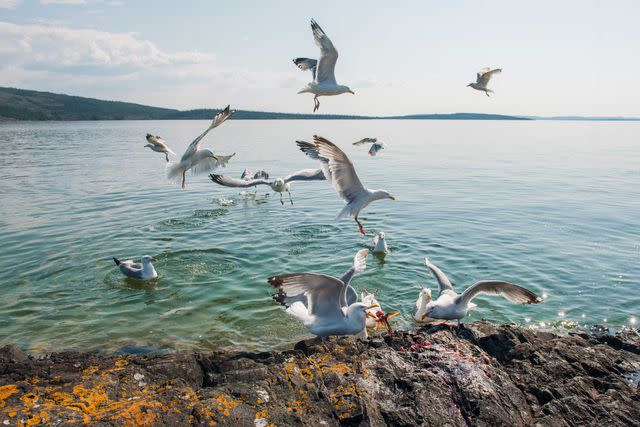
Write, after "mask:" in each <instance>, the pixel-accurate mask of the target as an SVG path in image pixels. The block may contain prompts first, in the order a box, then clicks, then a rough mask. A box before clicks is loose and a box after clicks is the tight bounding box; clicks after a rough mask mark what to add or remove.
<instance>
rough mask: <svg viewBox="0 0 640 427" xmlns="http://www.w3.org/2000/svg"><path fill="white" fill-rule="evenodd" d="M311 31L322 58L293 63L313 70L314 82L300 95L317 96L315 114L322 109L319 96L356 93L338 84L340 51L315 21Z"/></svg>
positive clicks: (314, 99) (298, 60)
mask: <svg viewBox="0 0 640 427" xmlns="http://www.w3.org/2000/svg"><path fill="white" fill-rule="evenodd" d="M311 31H312V32H313V38H314V40H315V41H316V44H317V45H318V47H319V48H320V58H319V59H318V60H316V59H310V58H295V59H294V60H293V63H294V64H296V65H297V66H298V68H300V69H301V70H311V74H313V81H312V82H311V83H307V85H306V86H305V87H303V88H302V89H301V90H300V91H299V92H298V93H313V94H314V95H315V96H314V97H313V101H314V107H313V112H314V113H315V112H316V111H318V109H319V108H320V101H319V100H318V97H319V96H333V95H340V94H343V93H351V94H353V95H355V92H354V91H352V90H351V89H349V87H348V86H343V85H339V84H338V83H337V82H336V76H335V68H336V61H337V60H338V51H337V50H336V48H335V47H334V46H333V43H331V40H330V39H329V37H327V35H326V34H325V32H324V31H322V28H320V26H319V25H318V23H317V22H316V21H314V20H313V19H312V20H311Z"/></svg>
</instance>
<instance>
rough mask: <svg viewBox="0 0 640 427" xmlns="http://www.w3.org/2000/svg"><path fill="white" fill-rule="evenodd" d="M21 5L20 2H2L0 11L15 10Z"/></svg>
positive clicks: (0, 0)
mask: <svg viewBox="0 0 640 427" xmlns="http://www.w3.org/2000/svg"><path fill="white" fill-rule="evenodd" d="M19 4H20V0H0V9H15V8H16V7H18V5H19Z"/></svg>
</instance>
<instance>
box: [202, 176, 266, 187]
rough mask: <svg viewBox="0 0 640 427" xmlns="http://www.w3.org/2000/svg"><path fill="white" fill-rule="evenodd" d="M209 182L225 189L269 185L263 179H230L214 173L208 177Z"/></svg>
mask: <svg viewBox="0 0 640 427" xmlns="http://www.w3.org/2000/svg"><path fill="white" fill-rule="evenodd" d="M209 178H211V181H213V182H215V183H216V184H220V185H224V186H225V187H239V188H248V187H255V186H256V185H269V184H270V182H269V181H267V180H265V179H249V180H246V179H236V178H231V177H230V176H225V175H216V174H214V173H212V174H210V175H209Z"/></svg>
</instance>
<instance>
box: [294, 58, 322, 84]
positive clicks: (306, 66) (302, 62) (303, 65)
mask: <svg viewBox="0 0 640 427" xmlns="http://www.w3.org/2000/svg"><path fill="white" fill-rule="evenodd" d="M293 63H294V64H296V65H297V66H298V68H300V69H301V70H303V71H306V70H311V74H313V80H315V79H316V69H317V66H318V61H317V60H315V59H311V58H295V59H294V60H293Z"/></svg>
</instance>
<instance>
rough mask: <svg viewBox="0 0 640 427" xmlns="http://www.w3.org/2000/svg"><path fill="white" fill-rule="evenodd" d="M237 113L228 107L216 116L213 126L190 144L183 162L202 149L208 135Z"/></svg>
mask: <svg viewBox="0 0 640 427" xmlns="http://www.w3.org/2000/svg"><path fill="white" fill-rule="evenodd" d="M235 112H236V110H231V109H230V106H229V105H227V108H225V109H224V110H222V111H220V112H219V113H218V114H216V115H215V117H214V118H213V120H212V121H211V124H210V125H209V127H208V128H207V129H206V130H205V131H204V132H202V133H201V134H200V135H199V136H198V137H197V138H196V139H194V140H193V142H192V143H191V144H189V146H188V147H187V149H186V150H185V152H184V154H183V155H182V160H186V159H187V158H188V157H189V156H191V155H192V154H193V153H195V152H196V151H198V148H200V145H201V142H202V139H203V138H204V137H205V136H207V134H208V133H209V132H210V131H211V129H214V128H217V127H218V126H220V125H221V124H222V123H224V122H225V120H227V119H228V118H229V117H231V116H232V115H233V113H235Z"/></svg>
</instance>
